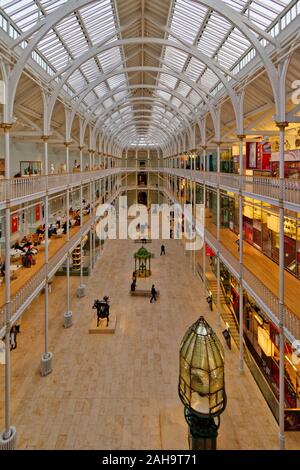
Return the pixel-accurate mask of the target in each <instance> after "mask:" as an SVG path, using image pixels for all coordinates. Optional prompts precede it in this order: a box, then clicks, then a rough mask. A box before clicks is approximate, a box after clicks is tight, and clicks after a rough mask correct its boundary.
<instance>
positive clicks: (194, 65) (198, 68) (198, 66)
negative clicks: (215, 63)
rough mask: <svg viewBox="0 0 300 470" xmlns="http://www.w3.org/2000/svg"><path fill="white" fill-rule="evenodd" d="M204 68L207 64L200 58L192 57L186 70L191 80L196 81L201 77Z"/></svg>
mask: <svg viewBox="0 0 300 470" xmlns="http://www.w3.org/2000/svg"><path fill="white" fill-rule="evenodd" d="M204 69H205V64H203V63H202V62H200V61H199V60H198V59H195V58H194V57H192V58H191V60H190V62H189V64H188V66H187V68H186V70H185V73H186V75H187V76H188V77H189V78H190V79H191V80H193V81H196V80H197V79H198V78H199V75H200V73H202V72H203V70H204Z"/></svg>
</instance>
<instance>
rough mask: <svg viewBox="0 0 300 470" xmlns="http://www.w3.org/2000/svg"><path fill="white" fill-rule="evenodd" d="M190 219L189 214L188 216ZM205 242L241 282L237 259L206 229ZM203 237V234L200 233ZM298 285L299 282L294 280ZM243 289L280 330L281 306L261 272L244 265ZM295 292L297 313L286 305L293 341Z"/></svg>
mask: <svg viewBox="0 0 300 470" xmlns="http://www.w3.org/2000/svg"><path fill="white" fill-rule="evenodd" d="M160 189H161V190H162V191H164V192H165V194H166V196H167V197H168V198H169V200H171V201H172V202H174V203H177V204H181V203H180V202H179V201H178V200H177V198H176V197H175V196H174V195H173V194H172V193H171V192H170V191H169V190H168V189H167V188H166V187H161V188H160ZM186 217H187V218H189V214H186ZM204 234H205V242H206V243H207V244H208V245H209V246H210V247H211V248H212V250H213V251H214V252H215V253H216V254H217V255H218V256H219V258H220V261H221V262H222V263H223V264H224V265H225V266H226V267H227V269H228V270H229V271H230V272H231V274H232V275H233V276H234V277H235V278H236V279H237V280H238V281H239V280H240V264H239V260H238V258H237V257H235V256H234V255H233V254H232V252H231V251H230V250H229V249H228V248H227V247H226V246H225V245H224V244H223V243H221V242H219V241H218V240H217V238H216V237H215V236H214V235H213V234H212V233H211V231H209V230H207V229H204ZM199 235H200V236H201V237H202V235H203V234H202V233H200V232H199ZM293 281H294V282H295V283H298V282H299V281H298V280H296V279H295V280H294V279H293ZM241 282H242V285H243V289H244V290H245V291H246V292H248V293H249V294H250V295H251V296H252V297H253V298H254V299H255V301H256V302H257V304H258V305H259V306H260V308H261V309H262V310H263V311H264V312H265V313H266V314H267V315H268V317H269V318H270V320H271V321H272V322H273V323H274V324H275V325H276V326H277V327H278V328H279V319H280V304H279V298H278V296H277V295H276V294H275V293H274V292H273V291H272V289H271V282H272V279H270V285H266V283H265V282H263V281H262V280H261V278H260V276H259V270H256V274H254V273H253V272H252V271H251V270H250V269H248V267H247V266H245V264H243V271H242V279H241ZM295 294H296V293H295V292H294V293H293V299H290V300H291V302H289V304H290V303H292V304H293V305H294V309H295V311H292V310H291V309H290V308H289V307H288V306H287V305H286V304H285V305H284V317H285V320H284V326H285V334H286V337H287V338H288V340H289V341H290V342H291V343H293V341H295V340H297V339H299V338H300V312H299V311H296V309H297V303H296V302H295ZM289 295H290V294H289Z"/></svg>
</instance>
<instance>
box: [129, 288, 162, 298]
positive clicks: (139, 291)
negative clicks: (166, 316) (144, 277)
mask: <svg viewBox="0 0 300 470" xmlns="http://www.w3.org/2000/svg"><path fill="white" fill-rule="evenodd" d="M129 293H130V295H133V296H135V297H151V290H143V289H135V290H131V291H129ZM156 297H159V291H158V290H157V291H156Z"/></svg>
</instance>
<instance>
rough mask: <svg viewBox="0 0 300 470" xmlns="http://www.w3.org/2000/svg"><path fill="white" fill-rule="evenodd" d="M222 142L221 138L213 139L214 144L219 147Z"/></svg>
mask: <svg viewBox="0 0 300 470" xmlns="http://www.w3.org/2000/svg"><path fill="white" fill-rule="evenodd" d="M223 143H224V142H222V140H216V141H215V144H216V146H217V147H221V145H222V144H223Z"/></svg>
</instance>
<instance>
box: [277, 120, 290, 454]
mask: <svg viewBox="0 0 300 470" xmlns="http://www.w3.org/2000/svg"><path fill="white" fill-rule="evenodd" d="M276 124H277V127H278V128H279V132H280V148H279V152H280V160H279V178H280V197H279V309H280V310H279V315H280V318H279V331H280V333H279V335H280V342H279V446H280V450H284V449H285V434H284V414H285V413H284V410H285V384H284V382H285V379H284V378H285V367H284V364H285V357H284V356H285V353H284V343H285V337H284V324H285V308H284V288H285V285H284V258H285V256H284V206H283V200H284V142H285V128H286V127H287V126H288V123H286V122H278V123H276Z"/></svg>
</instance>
